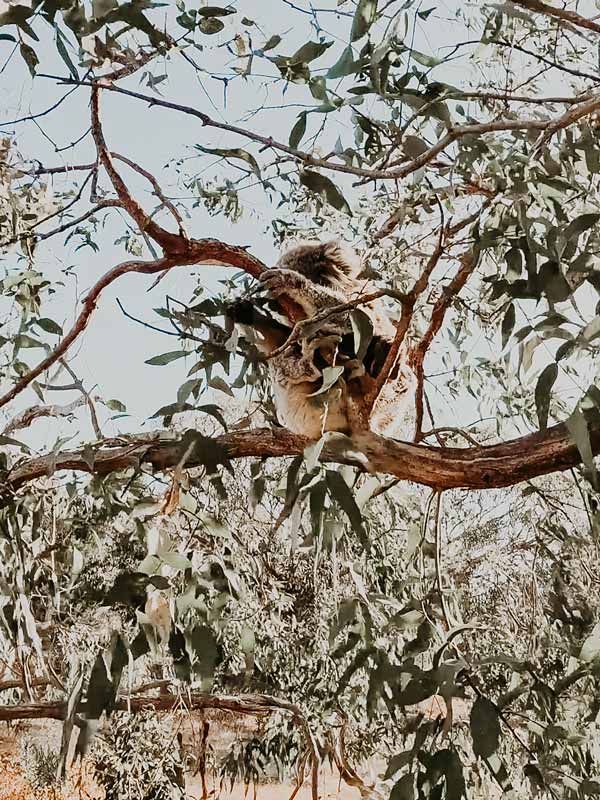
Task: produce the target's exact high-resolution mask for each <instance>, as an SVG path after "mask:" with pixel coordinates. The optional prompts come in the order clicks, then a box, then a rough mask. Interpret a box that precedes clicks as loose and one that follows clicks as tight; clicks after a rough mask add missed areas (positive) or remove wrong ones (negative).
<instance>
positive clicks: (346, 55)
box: [327, 45, 357, 78]
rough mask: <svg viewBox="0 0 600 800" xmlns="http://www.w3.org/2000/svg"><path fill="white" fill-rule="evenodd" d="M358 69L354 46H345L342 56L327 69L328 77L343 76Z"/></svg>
mask: <svg viewBox="0 0 600 800" xmlns="http://www.w3.org/2000/svg"><path fill="white" fill-rule="evenodd" d="M356 70H357V64H356V63H355V61H354V53H353V52H352V47H351V46H350V45H348V47H346V48H344V50H343V51H342V54H341V56H340V57H339V58H338V60H337V61H336V62H335V64H334V65H333V66H332V67H330V68H329V70H328V71H327V77H328V78H343V77H344V76H345V75H352V74H353V73H354V72H356Z"/></svg>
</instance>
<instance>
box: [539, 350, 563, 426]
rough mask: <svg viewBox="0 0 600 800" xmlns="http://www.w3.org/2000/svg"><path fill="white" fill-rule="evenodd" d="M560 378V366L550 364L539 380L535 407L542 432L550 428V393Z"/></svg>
mask: <svg viewBox="0 0 600 800" xmlns="http://www.w3.org/2000/svg"><path fill="white" fill-rule="evenodd" d="M557 377H558V364H556V363H555V362H553V363H552V364H548V366H546V367H545V368H544V369H543V370H542V373H541V375H540V377H539V378H538V381H537V384H536V387H535V407H536V410H537V416H538V422H539V426H540V430H541V431H545V430H546V428H547V427H548V410H549V408H550V392H551V391H552V387H553V386H554V383H555V381H556V378H557Z"/></svg>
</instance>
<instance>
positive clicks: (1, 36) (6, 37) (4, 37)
mask: <svg viewBox="0 0 600 800" xmlns="http://www.w3.org/2000/svg"><path fill="white" fill-rule="evenodd" d="M1 41H4V42H16V41H17V40H16V39H15V37H14V36H12V34H10V33H0V42H1Z"/></svg>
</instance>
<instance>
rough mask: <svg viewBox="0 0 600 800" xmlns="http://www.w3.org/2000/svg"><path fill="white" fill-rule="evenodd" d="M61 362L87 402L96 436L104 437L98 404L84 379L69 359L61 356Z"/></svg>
mask: <svg viewBox="0 0 600 800" xmlns="http://www.w3.org/2000/svg"><path fill="white" fill-rule="evenodd" d="M60 363H61V364H62V366H63V367H64V369H65V370H66V371H67V372H68V373H69V375H70V376H71V378H73V382H74V384H75V386H76V388H77V391H79V392H81V394H82V395H83V398H84V400H85V402H86V403H87V406H88V409H89V411H90V420H91V422H92V428H93V429H94V433H95V434H96V438H97V439H102V438H103V433H102V429H101V428H100V423H99V422H98V415H97V414H96V406H95V405H94V399H93V398H92V396H91V395H90V393H89V392H88V391H86V389H85V386H84V385H83V381H82V380H81V379H80V378H78V377H77V375H76V373H75V372H74V371H73V369H72V368H71V366H70V364H69V363H68V361H67V360H66V359H64V358H61V359H60ZM98 399H100V398H98Z"/></svg>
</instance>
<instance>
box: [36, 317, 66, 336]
mask: <svg viewBox="0 0 600 800" xmlns="http://www.w3.org/2000/svg"><path fill="white" fill-rule="evenodd" d="M35 324H36V325H39V327H40V328H41V329H42V330H43V331H46V333H54V334H56V335H57V336H62V332H63V329H62V328H61V327H60V325H59V324H58V322H55V321H54V320H53V319H48V318H47V317H42V318H41V319H37V320H36V321H35Z"/></svg>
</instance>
